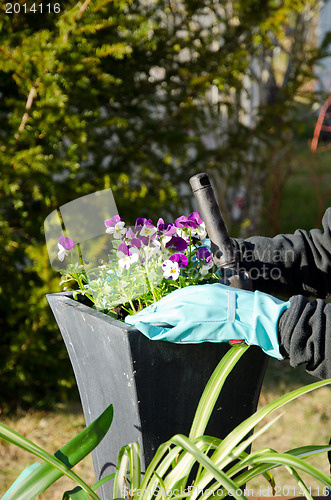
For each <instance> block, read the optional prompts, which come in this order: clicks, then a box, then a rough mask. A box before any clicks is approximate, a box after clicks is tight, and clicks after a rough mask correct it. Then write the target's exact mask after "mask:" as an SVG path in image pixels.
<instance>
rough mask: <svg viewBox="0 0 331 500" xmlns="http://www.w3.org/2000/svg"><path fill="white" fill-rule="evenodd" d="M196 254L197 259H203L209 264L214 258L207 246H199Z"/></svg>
mask: <svg viewBox="0 0 331 500" xmlns="http://www.w3.org/2000/svg"><path fill="white" fill-rule="evenodd" d="M196 256H197V259H199V260H200V259H203V260H204V261H205V262H206V263H207V264H208V263H209V262H210V261H211V260H212V255H211V253H210V251H209V250H208V248H207V247H199V248H198V249H197V253H196Z"/></svg>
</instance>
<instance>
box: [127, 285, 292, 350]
mask: <svg viewBox="0 0 331 500" xmlns="http://www.w3.org/2000/svg"><path fill="white" fill-rule="evenodd" d="M289 306H290V302H289V301H288V302H283V301H281V300H279V299H276V298H275V297H272V296H271V295H267V294H265V293H262V292H259V291H256V292H250V291H247V290H241V289H238V288H231V287H228V286H226V285H222V284H221V283H214V284H210V285H209V284H207V285H193V286H188V287H186V288H181V289H179V290H176V291H175V292H172V293H170V294H169V295H167V296H166V297H163V298H162V299H161V300H159V301H158V302H156V303H155V304H152V305H150V306H149V307H146V309H143V310H142V311H140V312H139V313H137V314H135V315H131V316H127V317H126V318H125V321H126V323H128V324H129V325H134V326H135V328H137V329H138V330H140V331H141V332H142V333H143V334H144V335H146V336H147V337H148V338H149V339H151V340H166V341H168V342H174V343H177V344H198V343H200V342H229V341H230V340H244V341H245V342H246V343H247V344H252V345H258V346H260V347H261V348H262V349H263V351H264V352H265V353H266V354H268V355H269V356H272V357H274V358H277V359H283V357H282V356H281V354H280V351H279V341H278V334H277V326H278V320H279V318H280V316H281V314H282V313H283V312H284V311H285V310H286V309H287V308H288V307H289Z"/></svg>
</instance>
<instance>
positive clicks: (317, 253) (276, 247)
mask: <svg viewBox="0 0 331 500" xmlns="http://www.w3.org/2000/svg"><path fill="white" fill-rule="evenodd" d="M322 226H323V230H322V231H320V230H319V229H313V230H312V231H310V232H309V233H307V232H306V231H303V230H301V229H299V230H297V231H296V232H295V233H294V234H291V235H278V236H275V237H274V238H266V237H259V236H256V237H252V238H248V239H247V240H234V246H235V250H236V252H237V256H238V261H239V265H240V267H241V268H244V269H245V270H247V271H248V272H249V275H250V277H251V279H252V282H253V287H254V289H255V290H261V291H264V292H267V293H273V294H280V295H282V296H284V295H285V296H287V297H289V296H291V295H298V294H302V295H315V296H316V297H319V298H325V297H327V295H329V294H330V293H331V208H329V209H328V210H327V211H326V213H325V215H324V217H323V220H322Z"/></svg>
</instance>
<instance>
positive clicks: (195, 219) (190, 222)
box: [175, 212, 202, 229]
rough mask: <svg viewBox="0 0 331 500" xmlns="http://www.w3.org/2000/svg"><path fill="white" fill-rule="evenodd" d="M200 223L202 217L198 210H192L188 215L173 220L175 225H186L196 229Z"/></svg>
mask: <svg viewBox="0 0 331 500" xmlns="http://www.w3.org/2000/svg"><path fill="white" fill-rule="evenodd" d="M200 224H202V219H201V217H200V215H199V213H198V212H192V213H191V214H190V215H189V216H188V217H186V216H185V215H182V216H181V217H178V218H177V219H176V220H175V226H176V227H179V228H181V227H188V228H193V229H196V228H197V227H199V225H200Z"/></svg>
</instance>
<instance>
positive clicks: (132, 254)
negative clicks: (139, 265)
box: [116, 243, 139, 269]
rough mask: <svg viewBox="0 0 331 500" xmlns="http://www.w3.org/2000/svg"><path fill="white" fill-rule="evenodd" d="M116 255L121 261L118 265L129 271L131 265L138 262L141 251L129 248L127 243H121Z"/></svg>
mask: <svg viewBox="0 0 331 500" xmlns="http://www.w3.org/2000/svg"><path fill="white" fill-rule="evenodd" d="M116 255H117V257H118V259H119V260H118V265H119V266H120V267H122V268H123V269H129V267H130V266H131V264H134V263H135V262H138V258H139V250H138V249H137V248H135V247H132V248H129V247H128V246H127V245H126V244H125V243H121V244H120V245H119V246H118V250H117V252H116Z"/></svg>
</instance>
